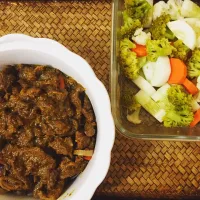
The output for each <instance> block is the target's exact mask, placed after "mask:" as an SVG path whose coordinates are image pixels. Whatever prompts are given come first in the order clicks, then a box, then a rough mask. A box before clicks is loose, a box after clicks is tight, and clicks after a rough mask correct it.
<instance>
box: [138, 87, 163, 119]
mask: <svg viewBox="0 0 200 200" xmlns="http://www.w3.org/2000/svg"><path fill="white" fill-rule="evenodd" d="M135 99H136V101H137V102H138V103H139V104H140V105H141V106H142V107H143V108H144V109H145V110H146V111H147V112H149V113H150V114H151V115H152V116H153V117H155V118H156V119H157V120H158V121H159V122H162V121H163V117H164V116H165V114H166V112H165V110H164V109H162V108H160V106H159V104H157V103H156V102H155V101H154V100H153V99H151V97H150V96H149V95H148V94H146V93H145V92H144V91H143V90H140V91H139V92H138V93H137V94H136V95H135Z"/></svg>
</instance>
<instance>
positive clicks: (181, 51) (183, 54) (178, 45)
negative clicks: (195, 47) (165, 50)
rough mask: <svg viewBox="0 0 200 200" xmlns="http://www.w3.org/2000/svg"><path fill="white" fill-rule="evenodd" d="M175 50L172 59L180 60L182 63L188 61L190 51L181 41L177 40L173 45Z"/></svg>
mask: <svg viewBox="0 0 200 200" xmlns="http://www.w3.org/2000/svg"><path fill="white" fill-rule="evenodd" d="M173 46H174V49H173V51H172V55H171V57H172V58H179V59H181V60H182V61H186V60H187V58H188V53H189V52H190V49H189V48H188V47H187V46H186V45H185V44H183V42H182V41H181V40H177V41H175V42H174V43H173Z"/></svg>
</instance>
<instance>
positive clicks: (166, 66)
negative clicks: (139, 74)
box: [150, 56, 171, 87]
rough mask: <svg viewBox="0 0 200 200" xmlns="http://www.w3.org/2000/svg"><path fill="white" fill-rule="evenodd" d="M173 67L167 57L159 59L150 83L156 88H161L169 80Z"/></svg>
mask: <svg viewBox="0 0 200 200" xmlns="http://www.w3.org/2000/svg"><path fill="white" fill-rule="evenodd" d="M170 74H171V65H170V61H169V58H168V57H167V56H160V57H158V59H157V61H156V62H155V65H154V70H153V77H152V79H151V81H150V83H151V85H152V86H154V87H161V86H163V85H164V84H165V83H167V81H168V80H169V76H170Z"/></svg>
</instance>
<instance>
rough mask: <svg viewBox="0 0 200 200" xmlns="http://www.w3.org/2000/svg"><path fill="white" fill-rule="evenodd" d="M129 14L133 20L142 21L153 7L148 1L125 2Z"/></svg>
mask: <svg viewBox="0 0 200 200" xmlns="http://www.w3.org/2000/svg"><path fill="white" fill-rule="evenodd" d="M125 8H126V10H127V13H128V15H129V16H130V17H132V18H133V19H139V20H142V19H143V18H144V17H145V16H146V15H147V14H148V12H149V10H150V9H151V5H150V4H149V3H148V2H147V1H146V0H125Z"/></svg>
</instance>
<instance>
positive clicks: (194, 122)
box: [190, 110, 200, 127]
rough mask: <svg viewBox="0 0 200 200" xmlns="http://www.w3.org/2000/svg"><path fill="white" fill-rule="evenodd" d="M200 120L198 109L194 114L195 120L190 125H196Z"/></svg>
mask: <svg viewBox="0 0 200 200" xmlns="http://www.w3.org/2000/svg"><path fill="white" fill-rule="evenodd" d="M199 122H200V110H197V111H196V113H195V114H194V120H193V121H192V122H191V124H190V127H194V126H196V124H198V123H199Z"/></svg>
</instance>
